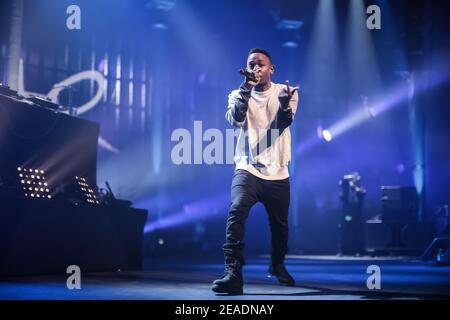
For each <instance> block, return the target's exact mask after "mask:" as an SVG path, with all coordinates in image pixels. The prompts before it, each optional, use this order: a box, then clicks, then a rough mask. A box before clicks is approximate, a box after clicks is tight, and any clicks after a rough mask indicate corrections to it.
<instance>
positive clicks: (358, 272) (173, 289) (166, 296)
mask: <svg viewBox="0 0 450 320" xmlns="http://www.w3.org/2000/svg"><path fill="white" fill-rule="evenodd" d="M268 261H269V260H268V259H267V257H258V258H255V259H249V260H247V265H246V266H245V267H244V280H245V287H244V295H242V296H229V295H216V294H215V293H213V292H212V291H211V282H212V281H213V280H214V279H216V278H218V277H219V276H221V274H222V273H223V266H222V264H221V261H214V263H211V262H201V261H198V260H196V261H186V259H153V260H148V261H146V262H145V266H144V269H145V270H143V271H126V272H124V271H117V272H95V273H83V271H82V274H81V289H80V290H69V289H67V287H66V280H67V277H68V276H69V275H65V274H62V275H45V276H29V277H14V278H7V279H1V280H0V299H14V300H15V299H50V300H53V299H56V300H60V299H64V300H66V299H67V300H72V299H76V300H79V299H86V300H104V299H113V300H115V299H121V300H123V299H125V300H128V299H132V300H147V299H149V300H223V299H226V300H293V299H295V300H366V299H436V298H437V299H450V266H436V265H434V264H431V263H425V262H423V261H420V260H417V259H416V260H414V259H411V258H376V259H375V258H364V257H363V258H352V257H347V258H346V257H335V256H289V257H288V259H287V260H286V265H287V268H288V270H289V271H290V273H291V274H292V276H293V277H294V278H295V279H296V282H297V286H296V287H282V286H279V285H277V282H276V279H275V278H273V277H272V278H269V277H268V274H267V265H268ZM370 265H377V266H379V267H380V270H381V289H380V290H376V289H374V290H369V289H368V288H367V285H366V282H367V279H368V277H369V276H370V274H368V273H367V267H368V266H370Z"/></svg>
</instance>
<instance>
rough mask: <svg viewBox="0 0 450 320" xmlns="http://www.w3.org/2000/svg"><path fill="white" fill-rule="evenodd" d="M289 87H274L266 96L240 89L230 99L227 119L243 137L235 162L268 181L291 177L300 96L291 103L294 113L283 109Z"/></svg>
mask: <svg viewBox="0 0 450 320" xmlns="http://www.w3.org/2000/svg"><path fill="white" fill-rule="evenodd" d="M285 87H286V86H285V85H282V84H276V83H271V86H270V88H269V89H267V90H266V91H263V92H258V91H255V90H251V91H250V90H247V89H246V88H245V87H242V86H241V87H240V88H239V89H237V90H234V91H232V92H231V93H230V94H229V96H228V108H227V112H226V114H225V118H226V119H227V120H228V122H230V124H231V125H233V126H234V127H236V128H239V135H238V139H237V144H236V150H235V156H234V162H235V163H236V170H237V169H244V170H247V171H248V172H250V173H251V174H253V175H255V176H257V177H259V178H261V179H265V180H282V179H286V178H288V177H289V170H288V164H289V162H290V160H291V132H290V130H289V126H290V124H291V123H292V121H293V118H294V115H295V113H296V111H297V105H298V93H297V92H295V93H294V95H293V96H292V98H291V100H290V101H289V107H290V108H291V110H292V111H291V112H286V111H284V109H283V108H282V107H281V105H280V101H279V99H278V95H279V93H280V92H281V91H282V90H283V89H284V88H285Z"/></svg>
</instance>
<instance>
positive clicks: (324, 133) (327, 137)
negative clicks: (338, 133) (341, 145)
mask: <svg viewBox="0 0 450 320" xmlns="http://www.w3.org/2000/svg"><path fill="white" fill-rule="evenodd" d="M322 137H323V138H324V139H325V141H327V142H330V141H331V139H333V136H332V135H331V132H330V131H328V130H323V131H322Z"/></svg>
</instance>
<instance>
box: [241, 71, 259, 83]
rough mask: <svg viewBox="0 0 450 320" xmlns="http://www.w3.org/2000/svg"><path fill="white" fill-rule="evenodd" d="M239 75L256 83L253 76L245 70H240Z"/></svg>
mask: <svg viewBox="0 0 450 320" xmlns="http://www.w3.org/2000/svg"><path fill="white" fill-rule="evenodd" d="M239 73H240V74H241V75H243V76H244V77H246V78H247V79H249V80H250V81H254V82H258V80H257V79H256V78H255V75H254V74H253V73H251V72H248V71H247V70H246V69H240V70H239Z"/></svg>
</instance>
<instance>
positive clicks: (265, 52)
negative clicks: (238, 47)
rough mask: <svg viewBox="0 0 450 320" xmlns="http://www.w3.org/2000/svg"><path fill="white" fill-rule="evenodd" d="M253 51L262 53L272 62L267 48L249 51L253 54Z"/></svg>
mask: <svg viewBox="0 0 450 320" xmlns="http://www.w3.org/2000/svg"><path fill="white" fill-rule="evenodd" d="M252 53H262V54H263V55H265V56H266V57H267V58H269V61H270V63H272V57H271V56H270V54H269V52H268V51H267V50H265V49H261V48H253V49H251V50H250V51H249V53H248V55H251V54H252Z"/></svg>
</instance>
